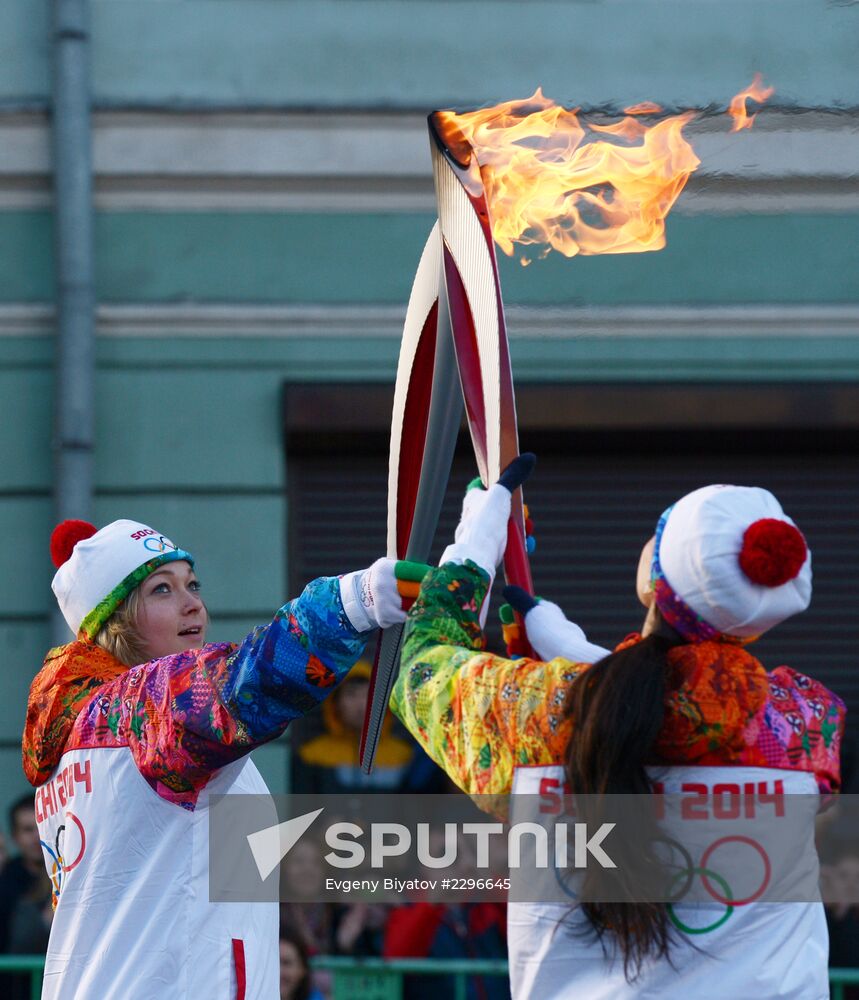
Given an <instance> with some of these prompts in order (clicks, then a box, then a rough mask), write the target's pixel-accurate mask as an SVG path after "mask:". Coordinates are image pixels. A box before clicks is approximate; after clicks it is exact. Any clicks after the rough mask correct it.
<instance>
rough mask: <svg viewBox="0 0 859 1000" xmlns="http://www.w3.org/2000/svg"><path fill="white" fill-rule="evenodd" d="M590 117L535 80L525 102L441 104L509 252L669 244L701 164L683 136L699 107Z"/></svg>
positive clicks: (443, 119) (645, 108)
mask: <svg viewBox="0 0 859 1000" xmlns="http://www.w3.org/2000/svg"><path fill="white" fill-rule="evenodd" d="M655 107H656V106H655V105H651V104H649V103H648V104H645V105H636V106H635V107H634V108H630V109H629V111H630V114H629V115H627V116H626V117H624V118H622V119H621V120H620V121H617V122H614V123H613V124H610V125H596V124H583V123H581V122H580V121H579V118H578V116H577V113H576V110H567V109H565V108H562V107H560V106H559V105H557V104H555V103H554V102H553V101H550V100H549V99H547V98H546V97H544V96H543V93H542V91H541V90H540V89H539V88H538V89H537V91H536V93H535V94H534V95H533V96H532V97H531V98H529V99H528V100H525V101H507V102H506V103H504V104H499V105H497V106H496V107H494V108H486V109H483V110H480V111H470V112H467V113H465V114H455V113H454V112H452V111H440V112H439V113H438V120H439V122H440V125H441V127H442V131H443V133H444V134H446V135H451V134H455V133H456V131H459V132H460V133H462V135H463V136H464V137H465V139H466V140H467V141H468V143H469V145H470V146H471V147H472V148H473V149H474V152H475V154H476V158H477V161H478V164H479V169H480V174H481V177H482V180H483V185H484V188H485V190H486V197H487V201H488V204H489V207H490V212H491V215H492V234H493V236H494V238H495V241H496V243H497V244H498V246H499V247H500V248H501V249H502V250H503V251H504V253H506V254H508V255H510V256H512V254H513V252H514V244H516V243H519V244H523V245H526V246H528V245H541V246H544V247H545V250H544V255H545V254H546V253H549V251H550V249H555V250H557V251H558V252H559V253H562V254H563V255H564V256H565V257H574V256H575V255H576V254H602V253H637V252H643V251H646V250H659V249H661V248H662V247H663V246H665V217H666V216H667V215H668V212H669V211H670V210H671V207H672V206H673V205H674V202H675V201H676V200H677V197H678V196H679V194H680V192H681V191H682V190H683V188H684V186H685V184H686V181H687V180H688V179H689V176H690V175H691V174H692V173H693V171H694V170H695V169H696V168H697V166H698V164H699V163H700V161H699V159H698V157H697V156H696V155H695V153H694V152H693V150H692V147H691V146H690V145H689V143H688V142H687V141H686V139H685V137H684V136H683V134H682V132H683V127H684V126H685V125H686V124H688V123H689V122H690V121H692V119H693V118H695V117H696V114H695V112H691V111H690V112H686V113H684V114H680V115H673V116H671V117H668V118H665V119H663V120H662V121H659V122H656V123H655V124H653V125H646V124H644V123H643V122H642V121H641V120H640V119H638V118H635V117H632V114H649V113H652V110H653V109H654V108H655Z"/></svg>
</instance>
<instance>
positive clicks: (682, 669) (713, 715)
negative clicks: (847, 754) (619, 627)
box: [391, 563, 845, 998]
mask: <svg viewBox="0 0 859 1000" xmlns="http://www.w3.org/2000/svg"><path fill="white" fill-rule="evenodd" d="M487 584H488V577H487V576H486V574H485V573H484V572H483V571H482V570H480V569H478V568H477V567H475V566H474V565H473V564H470V563H467V564H466V565H465V566H459V565H454V564H445V565H444V566H442V567H440V568H438V569H436V570H433V571H432V572H430V573H429V574H428V576H427V577H426V578H425V580H424V582H423V584H422V585H421V592H420V596H419V597H418V599H417V601H416V602H415V604H414V606H413V608H412V610H411V612H410V614H409V620H408V623H407V626H406V634H405V639H404V645H403V657H402V666H401V670H400V674H399V678H398V680H397V683H396V685H395V687H394V691H393V695H392V701H391V706H392V708H393V710H394V712H395V713H396V714H397V715H398V716H399V717H400V719H401V720H402V721H403V723H404V724H405V725H406V726H407V728H408V729H409V730H410V732H411V733H412V734H413V735H414V736H415V738H416V739H417V740H418V741H419V742H420V743H421V744H422V745H423V746H424V747H425V749H426V750H427V753H428V754H429V755H430V756H431V757H432V758H433V760H435V761H436V763H437V764H439V765H440V766H441V767H443V768H444V769H445V770H446V771H447V773H448V775H449V776H450V777H451V778H452V779H453V780H454V781H455V782H456V783H457V784H458V785H459V787H460V788H462V789H463V790H464V791H466V792H468V793H469V794H472V795H475V794H480V795H503V794H506V793H510V792H513V793H520V792H526V793H527V792H533V793H534V794H538V793H540V791H541V790H543V789H545V788H546V787H552V788H555V789H558V788H562V787H563V785H564V772H563V766H562V763H563V759H564V751H565V748H566V746H567V743H568V741H569V738H570V734H571V732H572V726H573V725H574V722H573V721H571V720H565V719H564V716H563V709H564V704H565V701H566V696H567V691H568V688H569V686H570V684H571V682H572V681H573V680H574V678H575V677H576V676H578V675H579V674H580V673H581V672H582V671H583V670H587V669H588V665H587V664H574V663H570V662H569V661H567V660H563V659H555V660H552V661H551V662H549V663H542V662H538V661H535V660H518V661H511V660H506V659H502V658H501V657H498V656H494V655H493V654H491V653H487V652H484V648H485V640H484V637H483V634H482V632H481V629H480V625H479V620H478V616H479V612H480V608H481V606H482V604H483V601H484V600H485V597H486V590H487ZM669 662H670V664H671V666H672V667H673V668H674V670H675V674H676V675H679V684H678V685H677V686H675V687H673V689H671V690H670V692H669V693H668V695H667V698H666V717H665V722H664V725H663V729H662V732H661V734H660V736H659V738H658V741H657V744H656V747H655V760H654V766H656V765H659V768H660V776H661V779H662V781H663V782H664V786H665V788H666V790H668V791H677V792H682V791H683V790H684V789H688V788H697V789H700V788H705V789H706V788H710V787H711V786H714V783H718V782H722V783H725V782H737V781H738V780H739V781H741V782H742V781H745V780H753V781H755V782H763V787H765V788H776V789H784V790H785V791H795V792H805V793H808V794H809V795H816V794H817V791H818V789H820V790H821V791H823V792H826V793H829V792H834V791H836V790H837V789H838V787H839V784H840V776H839V749H840V742H841V737H842V733H843V727H844V714H845V710H844V704H843V702H842V701H841V700H840V699H839V698H838V697H837V696H835V695H833V694H832V693H831V692H830V691H828V690H827V689H826V688H825V687H824V686H823V685H822V684H819V683H818V682H817V681H815V680H813V679H811V678H809V677H805V676H804V675H802V674H799V673H797V672H796V671H794V670H791V669H790V668H789V667H779V668H778V669H776V670H774V671H772V672H771V673H769V674H768V673H767V672H766V671H765V669H764V668H763V666H762V665H761V664H760V663H759V662H758V661H757V660H756V659H755V658H754V657H753V656H752V655H751V654H750V653H749V652H747V651H746V650H745V649H744V648H742V647H740V646H736V645H732V644H724V643H717V642H704V643H700V644H697V645H684V646H679V647H675V648H674V649H672V650H671V651H670V653H669ZM546 782H548V783H549V785H548V786H547V785H546ZM732 787H733V786H732ZM757 787H758V788H760V787H761V785H760V784H758V785H757ZM807 833H808V836H809V838H810V840H811V843H810V850H811V851H813V829H812V830H810V831H807ZM783 905H786V904H783ZM781 908H782V906H779V905H776V906H774V907H771V910H772V909H775V910H779V909H781ZM567 909H569V908H567ZM731 909H732V913H736V914H740V917H738V918H735V919H734V920H733V921H726V922H725V923H724V925H723V926H720V928H719V932H718V933H714V934H712V935H710V936H708V938H707V942H706V943H707V945H708V946H709V945H710V944H711V940H712V939H715V938H716V937H719V935H720V934H728V935H729V938H728V939H721V938H720V944H719V947H720V948H721V949H722V951H721V953H720V955H719V958H720V960H721V959H724V958H727V959H728V961H727V964H726V965H725V966H722V965H721V964H720V967H719V969H718V970H717V971H716V972H714V969H713V968H712V966H710V965H709V964H708V963H707V962H705V961H703V960H698V962H697V965H696V963H695V961H693V960H692V959H691V958H690V959H689V961H688V962H686V960H685V958H684V957H683V956H681V957H679V958H678V961H679V963H680V967H681V968H684V969H685V970H686V971H685V973H684V975H683V976H679V975H678V974H676V972H675V971H672V970H670V968H669V969H666V968H665V967H664V966H665V963H662V964H661V965H659V966H658V968H656V969H655V970H654V971H652V974H651V977H650V981H648V982H647V983H646V990H645V992H644V993H639V992H636V990H635V989H630V988H629V985H628V984H627V983H626V982H625V980H624V977H623V974H622V970H621V972H620V974H618V973H617V969H616V968H615V969H614V972H612V971H611V970H609V971H607V970H606V967H605V965H606V960H605V957H604V956H603V953H602V950H601V947H599V946H595V947H589V946H587V945H586V944H585V943H584V939H583V938H581V937H579V938H577V940H578V942H579V943H578V944H575V945H573V944H570V943H569V942H568V943H567V945H566V947H567V948H568V949H569V956H570V959H571V961H572V965H571V964H569V963H568V962H566V961H559V956H558V954H557V945H552V946H551V947H550V946H549V944H548V942H549V941H552V940H555V941H557V937H556V934H555V931H556V930H557V923H558V920H559V919H560V917H559V914H558V913H557V912H555V910H554V909H553V907H551V906H522V905H513V904H511V908H510V921H511V924H510V928H509V931H510V933H509V937H510V949H511V977H512V985H513V989H514V995H516V996H522V997H530V996H540V997H553V996H567V995H569V996H576V997H578V996H588V997H602V996H605V997H626V996H629V997H633V996H638V995H647V996H650V995H651V993H650V992H649V990H650V989H651V988H652V989H653V990H654V992H653V994H652V995H654V996H656V995H660V996H665V995H671V996H673V995H680V994H681V993H682V995H684V996H695V997H696V998H699V997H709V996H714V997H716V996H719V997H724V996H735V997H736V996H746V995H748V996H753V995H754V996H765V995H766V996H776V995H778V996H780V997H781V996H796V997H803V998H805V997H817V996H820V997H823V996H825V995H827V990H828V986H827V979H826V963H825V960H824V961H823V963H822V964H821V962H820V955H821V948H822V946H823V944H825V937H826V929H825V923H824V921H823V913H822V907H802V906H800V907H798V908H797V907H794V908H793V911H792V913H791V914H789V915H788V916H785V915H784V914H780V915H778V920H780V921H781V924H780V925H778V922H777V921H776V920H775V917H776V916H777V915H776V914H774V913H772V920H771V923H772V925H773V926H780V927H781V929H780V930H779V935H780V936H781V937H783V938H784V941H785V946H786V947H787V948H791V947H795V948H797V949H799V951H798V954H799V955H800V956H806V957H808V963H807V964H806V965H805V966H803V965H802V962H801V961H800V962H799V965H798V966H797V965H796V964H794V965H792V966H791V969H792V970H793V971H792V972H791V973H790V974H789V975H787V974H785V975H783V974H782V973H783V971H784V970H782V969H780V968H779V967H778V964H777V963H775V962H773V961H770V960H769V959H767V957H766V954H762V953H760V952H758V951H756V950H755V949H754V948H748V949H747V950H746V952H743V947H744V944H743V942H745V943H746V944H748V942H749V941H750V940H753V939H754V937H755V935H756V934H759V933H760V928H759V927H758V926H757V923H756V922H759V921H760V920H761V912H762V911H765V910H766V909H767V908H766V907H765V906H764V907H757V908H756V907H754V906H752V907H747V908H745V909H744V910H743V911H742V912H741V911H740V908H739V907H738V906H737V907H732V908H731ZM788 909H789V910H790V909H791V907H790V906H788ZM754 910H756V911H757V912H756V913H754V914H752V913H751V912H750V911H754ZM799 910H802V911H803V913H802V914H799V912H798V911H799ZM768 919H769V918H768ZM739 931H742V932H740V933H738V932H739ZM731 932H734V933H731ZM701 943H702V942H700V941H699V942H698V944H701ZM770 943H771V942H770ZM732 949H737V954H736V955H735V954H733V952H732ZM689 951H690V955H692V956H694V955H696V954H697V952H695V951H694V949H692V948H691V947H690V949H689ZM823 951H824V952H825V947H824V948H823ZM549 952H552V954H551V956H550V955H549ZM755 963H757V965H755ZM797 968H800V969H801V970H804V972H803V973H802V974H798V973H797V971H796V970H797ZM690 969H691V970H693V972H690V971H689V970H690ZM727 969H730V970H731V973H732V974H733V975H735V976H736V977H737V982H738V983H739V984H741V985H738V987H737V990H738V991H734V992H732V991H731V989H730V986H731V983H730V981H729V979H726V978H725V976H726V970H727ZM755 970H756V971H755ZM744 976H745V977H748V976H751V977H752V979H751V980H748V978H743V977H744ZM748 981H753V982H756V983H758V984H759V985H760V987H761V988H760V989H756V990H753V991H752V992H748V985H747V983H748ZM726 984H727V985H726ZM742 984H746V985H745V986H743V985H742ZM637 987H638V989H639V990H640V989H642V984H640V983H639V984H637ZM675 988H676V991H677V992H676V993H675V992H674V989H675ZM744 989H746V990H747V992H743V990H744ZM768 989H769V990H771V992H767V990H768ZM568 990H569V993H568V992H567V991H568ZM666 991H667V993H666ZM714 991H715V992H714Z"/></svg>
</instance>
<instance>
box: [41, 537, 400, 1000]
mask: <svg viewBox="0 0 859 1000" xmlns="http://www.w3.org/2000/svg"><path fill="white" fill-rule="evenodd" d="M51 554H52V557H53V559H54V563H55V565H56V566H57V567H58V569H57V573H56V576H55V577H54V580H53V584H52V587H53V591H54V593H55V595H56V597H57V600H58V603H59V605H60V608H61V610H62V612H63V615H64V617H65V619H66V621H67V622H68V624H69V627H70V628H71V630H72V632H73V633H74V634H75V635H76V639H75V640H74V641H73V642H71V643H69V644H68V645H66V646H61V647H58V648H56V649H52V650H50V651H49V652H48V654H47V657H46V659H45V663H44V666H43V667H42V669H41V671H40V672H39V674H38V675H37V676H36V678H35V680H34V681H33V684H32V687H31V690H30V699H29V704H28V708H27V722H26V728H25V731H24V741H23V761H24V771H25V773H26V775H27V778H28V779H29V781H30V782H31V784H33V785H34V786H35V787H36V798H35V802H36V819H37V821H38V824H39V833H40V836H41V840H42V846H43V850H44V854H45V861H46V865H47V868H48V873H49V875H50V877H51V880H52V882H53V886H54V898H55V907H56V912H55V916H54V922H53V926H52V930H51V938H50V943H49V946H48V953H47V960H46V966H45V979H44V987H43V993H42V997H43V1000H48V998H58V1000H60V998H62V1000H65V998H67V997H75V1000H89V998H93V1000H95V998H97V1000H111V998H115V1000H126V998H128V997H132V996H133V997H195V998H197V997H207V998H208V997H213V998H214V997H223V998H225V1000H226V998H230V1000H233V998H239V1000H251V998H271V1000H274V998H276V997H277V996H278V981H279V974H278V910H277V904H276V903H271V904H268V903H256V904H244V903H230V904H229V905H227V904H224V903H210V902H209V900H208V816H207V806H208V801H209V796H210V795H213V794H218V793H226V792H241V793H257V794H265V793H266V792H267V788H266V785H265V782H264V781H263V779H262V777H261V776H260V774H259V772H258V771H257V769H256V767H255V766H254V765H253V763H252V762H251V760H250V758H249V757H248V756H247V755H248V754H249V752H250V751H251V750H253V749H254V747H256V746H259V745H260V744H262V743H265V742H267V741H268V740H271V739H274V738H275V737H276V736H278V735H280V733H282V732H283V731H284V729H285V728H286V726H287V725H288V724H289V722H290V721H291V720H292V719H294V718H296V717H297V716H300V715H303V714H305V713H306V712H308V711H309V710H310V709H312V708H313V707H315V706H316V705H317V704H319V703H320V702H321V701H322V700H323V699H324V698H326V697H327V696H328V695H329V694H330V693H331V691H333V690H334V688H335V686H336V685H337V683H338V682H339V681H340V680H341V679H342V678H343V677H344V676H345V675H346V674H347V673H348V671H349V669H350V668H351V667H352V665H353V663H354V662H355V661H356V660H357V659H358V658H359V657H360V656H361V654H362V653H363V651H364V646H365V644H366V641H367V639H368V637H369V636H370V635H371V633H372V631H373V629H375V628H377V627H379V626H386V625H388V624H392V623H393V622H395V621H400V620H402V619H403V617H404V615H403V612H402V608H401V603H400V598H399V595H398V594H397V588H396V580H395V579H394V570H393V566H394V564H393V563H392V562H391V561H389V560H379V561H377V562H376V563H374V564H373V566H372V567H370V569H368V570H363V571H358V572H355V573H350V574H347V575H346V576H344V577H340V578H338V577H329V578H320V579H317V580H314V581H312V582H311V583H310V584H308V586H307V587H306V588H305V590H304V592H303V593H302V594H301V596H300V597H298V598H296V599H295V600H292V601H290V602H288V603H287V604H285V605H284V606H283V607H282V608H281V609H280V610H279V611H277V612H276V614H275V615H274V617H273V619H272V621H271V622H270V623H269V624H268V625H264V626H261V627H259V628H256V629H254V630H253V631H252V632H251V633H250V634H249V635H247V636H246V637H245V638H244V639H243V640H242V641H241V642H240V643H238V644H235V643H228V642H222V643H209V644H207V643H206V642H205V638H206V630H207V626H208V615H207V612H206V606H205V604H204V602H203V599H202V593H201V585H200V582H199V580H198V579H197V576H196V573H195V571H194V559H193V557H192V556H191V555H190V554H189V553H188V552H186V551H185V550H183V549H180V548H178V547H177V546H175V545H174V544H173V542H171V541H170V540H169V539H168V538H166V537H165V536H164V535H162V534H161V533H160V532H157V531H155V530H154V529H153V528H150V527H149V526H147V525H145V524H140V523H138V522H135V521H128V520H121V521H114V522H113V523H112V524H109V525H107V526H106V527H104V528H102V529H101V530H100V531H96V529H95V528H94V527H93V526H92V525H88V524H86V523H85V522H80V521H76V522H63V524H62V525H60V526H59V527H58V528H57V529H56V530H55V531H54V534H53V536H52V541H51Z"/></svg>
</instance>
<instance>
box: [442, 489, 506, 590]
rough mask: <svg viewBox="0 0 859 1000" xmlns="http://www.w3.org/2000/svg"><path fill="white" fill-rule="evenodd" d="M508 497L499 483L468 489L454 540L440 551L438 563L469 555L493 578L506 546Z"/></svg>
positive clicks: (469, 557) (459, 561)
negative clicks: (483, 487) (486, 488)
mask: <svg viewBox="0 0 859 1000" xmlns="http://www.w3.org/2000/svg"><path fill="white" fill-rule="evenodd" d="M510 499H511V497H510V490H508V489H507V488H506V487H505V486H502V485H501V484H500V483H496V484H495V485H494V486H492V487H491V488H490V489H488V490H481V489H470V490H469V491H468V492H467V493H466V494H465V499H464V500H463V501H462V514H461V515H460V518H459V524H458V525H457V526H456V533H455V534H454V536H453V537H454V543H453V545H448V547H447V548H446V549H445V550H444V552H442V554H441V559H440V560H439V565H441V564H442V563H449V562H452V563H464V562H465V560H466V559H470V560H471V561H472V562H473V563H476V564H477V565H478V566H479V567H480V568H481V569H484V570H486V572H487V573H488V574H489V576H490V577H493V578H494V576H495V570H496V569H497V568H498V564H499V563H500V562H501V559H502V557H503V556H504V549H505V548H506V547H507V522H508V521H509V520H510Z"/></svg>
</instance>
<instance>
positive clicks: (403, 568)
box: [340, 558, 429, 632]
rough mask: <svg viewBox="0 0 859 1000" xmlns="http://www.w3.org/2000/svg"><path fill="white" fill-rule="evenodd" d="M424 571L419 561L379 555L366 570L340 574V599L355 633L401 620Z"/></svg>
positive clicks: (394, 623)
mask: <svg viewBox="0 0 859 1000" xmlns="http://www.w3.org/2000/svg"><path fill="white" fill-rule="evenodd" d="M428 570H429V566H424V565H423V564H422V563H414V562H402V561H400V562H398V561H397V560H395V559H386V558H382V559H377V560H376V561H375V562H374V563H373V565H372V566H370V567H368V568H367V569H359V570H355V572H354V573H347V574H346V575H345V576H342V577H341V578H340V599H341V600H342V602H343V610H344V611H345V612H346V614H347V615H348V617H349V621H350V622H351V623H352V625H353V626H354V627H355V629H356V630H357V631H358V632H367V631H369V630H370V629H373V628H390V627H391V626H392V625H398V624H399V623H401V622H404V621H405V620H406V611H407V610H408V609H409V607H411V604H412V602H413V601H414V598H415V597H416V596H417V592H418V586H419V584H420V580H421V578H422V577H423V576H424V574H426V572H427V571H428Z"/></svg>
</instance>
